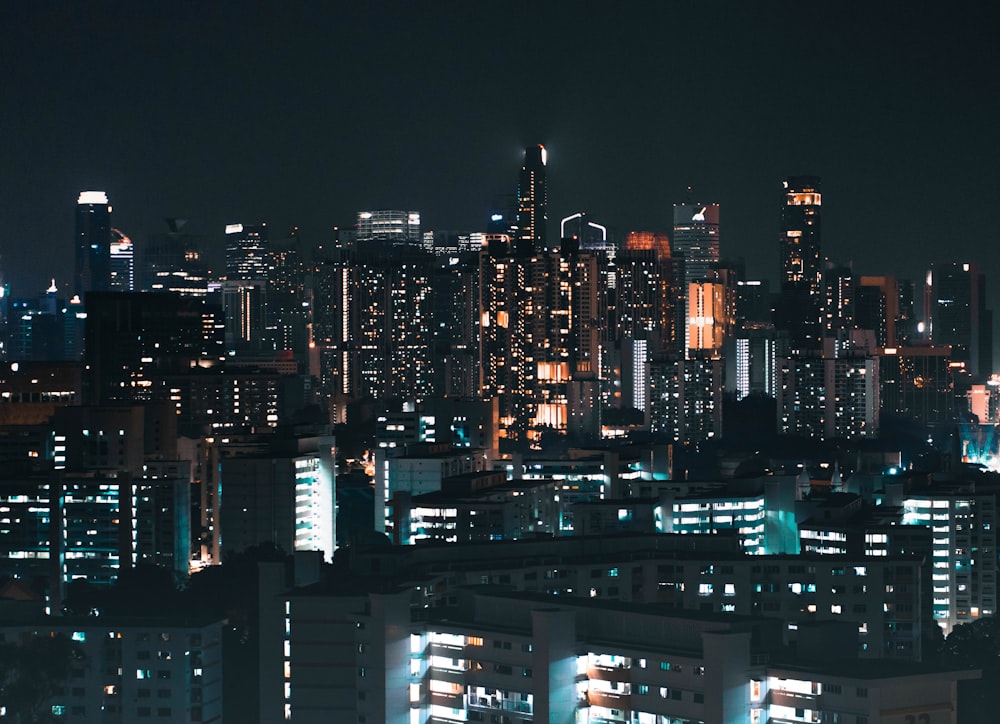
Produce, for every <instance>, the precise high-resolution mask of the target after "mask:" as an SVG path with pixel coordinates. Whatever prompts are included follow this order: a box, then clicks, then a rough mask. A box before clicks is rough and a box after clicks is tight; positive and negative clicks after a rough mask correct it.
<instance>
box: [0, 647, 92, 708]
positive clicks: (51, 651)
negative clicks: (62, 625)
mask: <svg viewBox="0 0 1000 724" xmlns="http://www.w3.org/2000/svg"><path fill="white" fill-rule="evenodd" d="M82 661H83V652H82V651H81V650H80V647H79V646H77V645H76V644H74V643H73V642H72V641H70V639H69V638H67V637H66V636H64V635H63V634H59V635H55V636H39V635H33V636H32V637H31V638H30V639H28V640H27V641H25V642H22V643H20V644H17V643H4V644H0V702H3V705H4V706H5V707H6V708H7V716H8V717H11V719H10V720H11V721H13V722H22V723H26V722H52V721H58V719H56V718H55V717H54V716H53V714H52V709H51V706H50V704H49V701H50V699H51V698H52V696H53V695H54V694H55V693H56V691H57V690H58V689H60V688H61V687H62V686H64V685H65V683H66V681H67V679H69V675H70V671H71V669H72V667H73V665H74V664H76V663H80V662H82Z"/></svg>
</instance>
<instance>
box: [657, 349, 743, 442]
mask: <svg viewBox="0 0 1000 724" xmlns="http://www.w3.org/2000/svg"><path fill="white" fill-rule="evenodd" d="M724 368H725V365H724V363H723V360H722V358H721V357H720V356H719V355H718V354H716V353H713V352H712V351H705V350H692V353H691V354H690V356H688V357H687V358H686V359H680V358H677V359H668V360H662V361H654V362H652V363H650V365H649V380H650V382H649V386H650V394H649V397H650V399H649V407H648V412H647V422H648V425H649V430H650V432H652V433H654V434H658V435H666V436H667V437H668V438H669V439H672V440H674V441H676V442H681V443H684V444H688V443H698V442H702V441H705V440H708V439H710V438H720V437H722V387H723V385H722V376H723V372H724Z"/></svg>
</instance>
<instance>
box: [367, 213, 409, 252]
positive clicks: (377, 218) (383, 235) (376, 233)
mask: <svg viewBox="0 0 1000 724" xmlns="http://www.w3.org/2000/svg"><path fill="white" fill-rule="evenodd" d="M357 231H358V236H357V241H358V244H359V247H360V246H361V245H364V244H366V243H368V242H372V241H380V242H387V243H389V244H390V245H392V246H412V247H419V246H420V243H421V239H420V214H419V213H418V212H416V211H397V210H381V211H359V212H358V225H357Z"/></svg>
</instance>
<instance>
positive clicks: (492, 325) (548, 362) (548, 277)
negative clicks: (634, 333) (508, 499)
mask: <svg viewBox="0 0 1000 724" xmlns="http://www.w3.org/2000/svg"><path fill="white" fill-rule="evenodd" d="M597 279H598V271H597V259H596V257H595V255H594V254H592V253H589V252H580V251H579V250H577V249H576V248H575V247H574V246H573V244H572V243H570V244H566V245H565V248H564V249H561V250H553V251H549V252H545V253H541V252H539V253H537V254H534V255H532V256H529V257H524V256H520V255H519V254H518V253H517V251H516V250H511V249H510V248H509V247H507V246H505V245H504V244H503V243H496V244H493V245H491V246H489V247H487V248H486V249H484V251H482V252H481V253H480V306H479V309H480V314H479V317H480V330H481V331H480V393H481V394H482V395H483V396H485V397H493V396H496V397H499V398H500V422H501V436H502V437H503V438H505V439H506V440H508V441H511V442H515V443H524V442H528V443H529V445H533V446H536V447H537V446H538V445H540V442H541V435H542V432H543V431H546V430H548V431H552V432H555V433H558V434H576V435H580V436H583V437H588V436H591V435H594V434H596V433H597V431H598V430H599V427H598V424H597V423H598V420H599V406H597V405H596V400H597V397H598V387H597V385H598V380H599V379H600V359H599V351H598V350H599V330H600V321H599V314H598V310H599V298H598V283H597Z"/></svg>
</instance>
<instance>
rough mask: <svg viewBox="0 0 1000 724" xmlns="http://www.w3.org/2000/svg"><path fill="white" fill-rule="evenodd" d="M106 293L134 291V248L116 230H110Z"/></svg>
mask: <svg viewBox="0 0 1000 724" xmlns="http://www.w3.org/2000/svg"><path fill="white" fill-rule="evenodd" d="M111 239H112V241H111V252H110V260H109V269H110V274H109V277H108V291H111V292H134V291H135V247H134V246H133V244H132V240H131V239H129V238H128V237H127V236H125V234H123V233H122V232H120V231H119V230H118V229H112V230H111Z"/></svg>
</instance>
